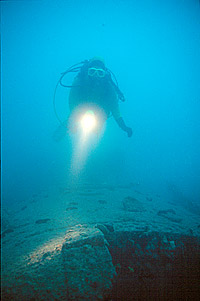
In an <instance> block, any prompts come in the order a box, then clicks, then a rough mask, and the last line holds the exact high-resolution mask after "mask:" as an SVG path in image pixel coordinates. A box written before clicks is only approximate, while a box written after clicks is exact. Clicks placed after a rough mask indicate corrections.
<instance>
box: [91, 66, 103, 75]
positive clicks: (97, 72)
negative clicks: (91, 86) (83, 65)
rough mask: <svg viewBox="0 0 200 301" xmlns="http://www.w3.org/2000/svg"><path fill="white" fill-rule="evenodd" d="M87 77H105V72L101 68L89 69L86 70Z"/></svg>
mask: <svg viewBox="0 0 200 301" xmlns="http://www.w3.org/2000/svg"><path fill="white" fill-rule="evenodd" d="M88 75H89V76H98V77H105V75H106V71H105V70H104V69H102V68H95V67H91V68H89V69H88Z"/></svg>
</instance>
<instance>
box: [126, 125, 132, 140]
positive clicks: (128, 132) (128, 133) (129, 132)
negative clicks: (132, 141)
mask: <svg viewBox="0 0 200 301" xmlns="http://www.w3.org/2000/svg"><path fill="white" fill-rule="evenodd" d="M126 132H127V135H128V137H129V138H130V137H131V136H132V135H133V130H132V129H131V128H128V127H127V128H126Z"/></svg>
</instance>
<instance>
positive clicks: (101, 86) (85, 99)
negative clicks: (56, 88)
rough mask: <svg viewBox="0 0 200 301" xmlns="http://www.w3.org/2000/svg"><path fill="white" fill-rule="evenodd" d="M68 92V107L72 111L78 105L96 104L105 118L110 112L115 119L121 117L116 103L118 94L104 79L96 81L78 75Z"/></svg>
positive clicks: (91, 105)
mask: <svg viewBox="0 0 200 301" xmlns="http://www.w3.org/2000/svg"><path fill="white" fill-rule="evenodd" d="M72 86H74V87H72V88H71V90H70V94H69V108H70V111H74V110H75V109H77V107H79V106H83V105H87V106H89V107H93V106H97V107H99V109H100V110H103V112H104V113H105V118H106V119H107V118H108V117H109V115H110V113H112V115H113V117H114V118H115V119H116V120H117V119H119V118H120V117H121V115H120V111H119V105H118V96H117V93H116V91H115V88H114V87H113V85H112V84H111V83H110V82H109V81H106V80H104V79H100V80H98V81H94V80H93V79H92V80H91V79H90V78H86V79H84V80H81V79H80V78H79V77H78V76H77V77H76V78H75V79H74V82H73V85H72Z"/></svg>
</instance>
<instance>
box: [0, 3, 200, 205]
mask: <svg viewBox="0 0 200 301" xmlns="http://www.w3.org/2000/svg"><path fill="white" fill-rule="evenodd" d="M1 46H2V55H1V62H2V67H1V71H2V80H1V88H2V90H1V99H2V108H1V117H2V141H1V142H2V194H3V200H4V203H5V204H6V203H8V204H11V203H12V202H16V201H17V200H19V199H23V198H26V197H28V196H29V195H30V194H32V193H37V191H39V190H42V189H48V188H50V187H52V186H54V185H55V186H56V185H58V186H59V185H61V183H62V184H63V183H66V185H67V183H68V180H69V174H70V166H71V158H72V155H73V143H72V139H71V137H69V136H67V137H66V138H64V139H63V140H62V141H61V142H55V141H54V140H53V138H52V137H53V133H54V131H55V130H56V128H57V126H58V125H59V123H58V121H57V119H56V117H55V114H54V110H53V104H52V103H53V94H54V89H55V85H56V83H57V81H58V79H59V76H60V73H61V72H63V71H65V70H66V69H67V68H68V67H69V66H71V65H73V64H75V63H77V62H80V61H82V60H84V59H90V58H92V57H93V56H96V55H98V56H102V57H104V58H105V62H106V65H107V67H108V68H110V69H111V70H112V71H113V72H114V73H115V75H116V77H117V79H118V82H119V86H120V88H121V90H122V91H123V93H124V95H125V97H126V102H124V103H120V108H121V112H122V116H123V118H124V120H125V122H126V124H127V125H128V126H130V127H132V129H133V136H132V137H131V138H128V137H127V135H126V133H124V132H123V131H122V130H121V129H120V128H119V127H118V126H117V124H116V123H115V121H114V120H113V119H109V120H108V122H107V126H106V130H105V132H104V135H103V137H102V139H101V141H100V142H99V144H98V146H97V147H96V148H94V150H93V151H92V152H91V153H90V155H89V156H88V157H87V160H86V162H85V165H84V167H83V168H82V170H81V172H80V174H79V178H80V179H81V180H83V181H87V182H90V183H112V184H115V185H119V184H121V183H130V182H132V183H139V184H141V185H143V186H146V187H148V189H151V190H153V191H158V192H159V193H160V192H163V193H166V191H167V189H168V187H169V185H170V184H173V185H175V186H176V187H177V189H178V190H179V191H181V192H182V193H183V195H186V196H187V197H188V198H190V199H192V200H194V201H196V202H199V200H200V185H199V183H200V156H199V149H200V118H199V113H200V85H199V70H200V59H199V53H200V52H199V50H200V5H199V1H197V0H196V1H195V0H193V1H192V0H176V1H169V0H168V1H153V0H151V1H150V0H149V1H147V0H145V1H128V0H127V1H120V0H118V1H114V0H113V1H103V0H102V1H98V0H96V1H80V0H79V1H76V0H74V1H64V0H60V1H58V0H55V1H50V0H48V1H46V0H44V1H37V0H36V1H1ZM72 79H73V78H72V76H71V75H70V76H69V77H68V79H66V80H69V84H71V82H72ZM58 90H59V91H58V94H57V98H56V103H57V110H58V113H59V115H60V117H61V119H62V120H64V119H65V118H66V117H67V115H68V113H69V110H68V104H67V97H68V93H69V91H68V90H67V89H65V88H62V87H59V89H58Z"/></svg>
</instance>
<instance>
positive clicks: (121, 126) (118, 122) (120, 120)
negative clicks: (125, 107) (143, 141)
mask: <svg viewBox="0 0 200 301" xmlns="http://www.w3.org/2000/svg"><path fill="white" fill-rule="evenodd" d="M115 120H116V122H117V124H118V125H119V127H120V128H121V129H122V130H123V131H124V132H126V133H127V135H128V137H131V136H132V134H133V131H132V129H131V128H129V127H127V126H126V124H125V122H124V120H123V118H122V117H119V118H117V119H115Z"/></svg>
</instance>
